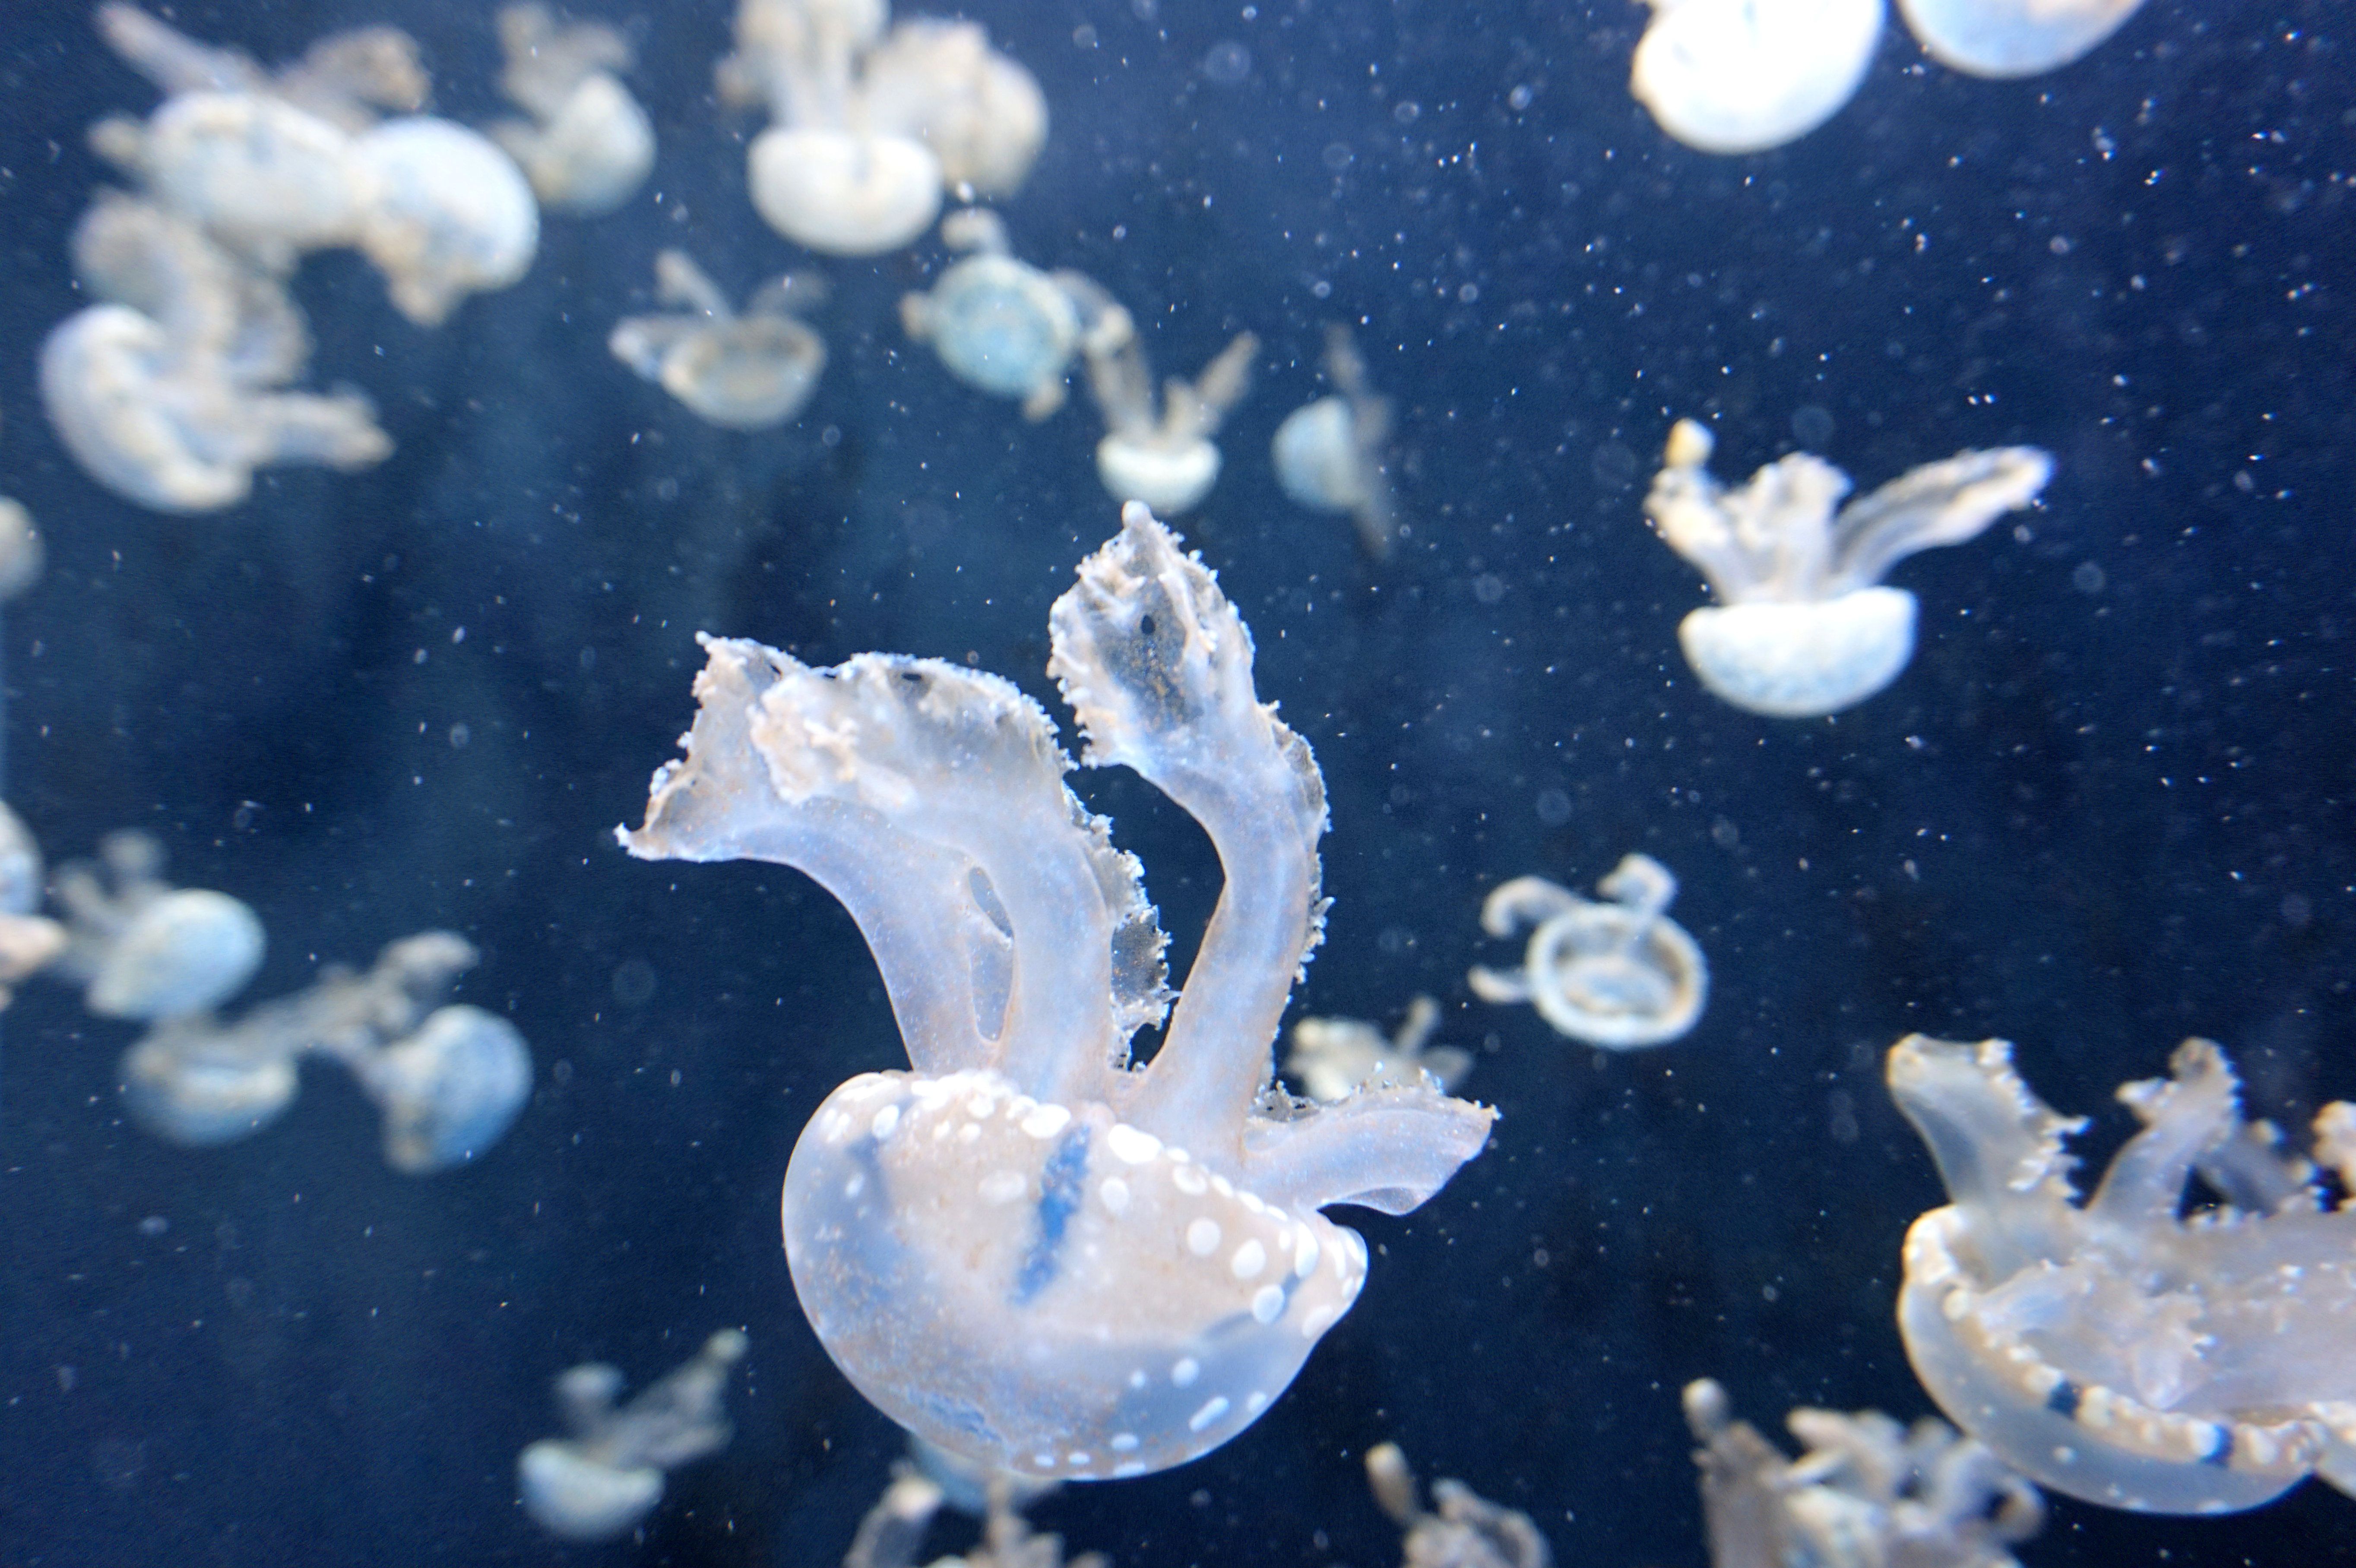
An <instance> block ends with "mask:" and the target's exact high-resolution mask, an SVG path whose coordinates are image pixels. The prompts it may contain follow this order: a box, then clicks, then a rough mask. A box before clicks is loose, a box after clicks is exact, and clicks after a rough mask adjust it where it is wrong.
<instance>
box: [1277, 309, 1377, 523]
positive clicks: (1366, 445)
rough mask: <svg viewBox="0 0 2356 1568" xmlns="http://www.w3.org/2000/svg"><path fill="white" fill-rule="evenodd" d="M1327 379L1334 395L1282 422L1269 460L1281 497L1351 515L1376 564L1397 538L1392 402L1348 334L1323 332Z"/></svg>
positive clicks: (1332, 329)
mask: <svg viewBox="0 0 2356 1568" xmlns="http://www.w3.org/2000/svg"><path fill="white" fill-rule="evenodd" d="M1325 378H1326V379H1327V380H1329V381H1331V382H1333V395H1331V396H1328V397H1323V398H1320V399H1318V400H1316V401H1315V402H1313V403H1311V404H1309V405H1307V406H1306V407H1304V408H1298V409H1295V410H1293V411H1292V412H1290V413H1289V414H1287V415H1285V416H1284V422H1283V423H1282V424H1280V425H1279V426H1277V427H1276V441H1275V443H1274V445H1273V446H1272V448H1271V449H1270V450H1271V453H1272V455H1273V456H1274V458H1275V460H1276V480H1277V483H1278V484H1280V485H1283V486H1284V493H1285V494H1286V495H1287V496H1291V497H1292V499H1293V500H1294V501H1295V502H1297V503H1299V504H1300V505H1301V506H1303V507H1309V508H1311V509H1312V510H1313V511H1320V512H1347V513H1349V514H1350V517H1351V518H1352V520H1353V521H1355V523H1356V524H1357V525H1358V542H1359V543H1360V544H1362V545H1364V546H1365V550H1366V553H1367V554H1368V555H1371V556H1373V557H1374V558H1375V559H1376V560H1381V559H1383V557H1385V556H1387V555H1388V554H1390V552H1391V541H1392V540H1393V539H1395V538H1396V537H1397V535H1398V517H1397V515H1396V513H1395V511H1394V509H1393V507H1392V504H1391V486H1390V478H1389V475H1388V473H1387V470H1386V468H1385V465H1384V461H1383V448H1384V444H1385V443H1387V442H1388V441H1389V440H1390V433H1391V402H1390V400H1389V399H1388V398H1382V397H1376V395H1375V392H1374V389H1373V388H1372V387H1370V386H1369V385H1368V384H1367V381H1366V362H1365V360H1364V359H1362V358H1361V357H1359V356H1358V349H1357V346H1356V345H1355V344H1354V343H1352V342H1351V341H1350V329H1349V328H1348V327H1345V326H1342V325H1329V326H1328V327H1326V329H1325Z"/></svg>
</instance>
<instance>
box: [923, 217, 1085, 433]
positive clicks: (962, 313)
mask: <svg viewBox="0 0 2356 1568" xmlns="http://www.w3.org/2000/svg"><path fill="white" fill-rule="evenodd" d="M941 243H943V244H944V245H947V246H948V248H949V249H950V250H952V251H969V252H971V253H970V254H969V255H968V256H966V257H965V258H964V259H963V260H962V261H957V262H954V263H953V264H951V265H950V266H949V267H948V268H947V269H946V270H945V271H943V272H942V273H941V275H940V277H939V279H938V280H937V282H935V283H934V284H933V286H932V287H931V288H930V289H929V290H927V291H926V292H925V293H912V294H906V295H904V296H903V297H902V298H901V301H900V325H902V327H903V328H905V330H906V332H907V334H908V336H910V337H913V338H915V339H916V340H917V341H918V342H920V343H922V342H930V343H931V344H932V346H933V351H934V352H935V353H937V354H938V355H939V356H940V357H941V363H942V364H943V365H946V366H947V367H948V370H949V374H951V375H953V376H955V377H956V378H957V379H958V380H960V381H963V382H964V383H965V384H966V385H967V386H969V387H972V388H975V389H978V390H980V391H984V392H989V393H991V394H992V395H994V396H997V397H1001V398H1020V399H1022V400H1023V418H1025V419H1030V420H1043V419H1045V418H1046V417H1047V416H1048V415H1050V414H1052V413H1054V412H1055V411H1056V410H1057V409H1060V408H1062V407H1063V406H1064V397H1065V386H1064V372H1065V369H1066V367H1067V366H1069V365H1070V364H1071V361H1072V355H1073V352H1074V351H1075V350H1076V349H1077V348H1078V347H1079V342H1080V307H1079V305H1078V304H1076V302H1075V301H1074V299H1073V297H1072V293H1071V291H1070V290H1069V289H1067V288H1066V287H1065V285H1064V284H1063V283H1062V282H1060V281H1059V280H1058V279H1057V278H1055V277H1053V276H1050V275H1049V274H1048V273H1045V272H1041V271H1040V270H1039V269H1038V268H1036V267H1033V266H1032V265H1031V264H1030V263H1028V262H1027V261H1021V260H1019V259H1017V258H1016V257H1015V256H1014V254H1013V253H1012V250H1011V248H1010V247H1009V245H1008V244H1007V240H1006V226H1005V224H1004V223H1002V222H1001V221H1000V220H999V217H998V215H997V214H996V213H994V212H991V211H990V210H989V209H988V208H979V207H971V208H964V209H963V210H961V211H958V212H953V213H951V214H949V215H948V217H947V218H944V219H941Z"/></svg>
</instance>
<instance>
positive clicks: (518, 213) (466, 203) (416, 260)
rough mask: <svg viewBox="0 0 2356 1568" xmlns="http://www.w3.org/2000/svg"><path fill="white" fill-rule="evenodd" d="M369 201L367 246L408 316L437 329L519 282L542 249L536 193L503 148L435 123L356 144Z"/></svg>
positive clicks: (404, 126)
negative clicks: (476, 298)
mask: <svg viewBox="0 0 2356 1568" xmlns="http://www.w3.org/2000/svg"><path fill="white" fill-rule="evenodd" d="M352 167H353V168H354V169H355V170H356V171H357V172H358V174H359V178H360V179H361V180H362V181H363V182H364V184H363V188H365V189H366V190H367V192H368V200H367V202H366V204H365V205H364V206H363V207H362V208H361V209H360V228H359V247H360V250H361V251H362V252H363V253H365V254H366V255H367V257H368V259H369V261H373V262H375V263H376V267H377V270H378V271H379V272H382V273H383V274H384V281H385V290H386V292H387V293H389V294H390V295H391V299H392V303H393V304H394V306H395V307H396V308H398V309H399V310H400V312H401V314H402V315H405V316H407V317H408V318H409V319H410V320H412V321H413V322H415V323H416V324H417V325H420V326H439V325H441V324H442V323H443V322H444V320H446V319H448V317H449V315H450V313H451V312H452V311H453V310H455V309H456V308H457V307H458V305H459V304H460V302H462V301H463V300H465V299H466V296H467V295H468V294H476V293H489V292H491V291H493V290H495V289H503V288H506V287H508V286H509V284H511V283H516V282H518V281H519V280H520V279H521V278H522V277H523V275H524V274H525V273H526V272H530V271H531V259H532V257H533V256H534V255H535V254H537V253H538V251H539V250H540V207H539V205H538V203H536V202H535V201H533V199H532V195H531V184H530V181H529V180H527V179H525V178H524V175H523V171H522V170H521V169H519V168H518V167H516V165H515V160H514V159H513V158H510V157H509V156H508V155H506V154H505V153H503V152H501V151H499V148H498V144H496V143H494V142H492V141H490V140H489V139H488V138H487V137H485V136H483V135H482V134H481V133H477V132H475V131H470V130H468V129H467V128H466V126H464V125H461V124H459V123H457V122H456V121H455V120H441V119H436V118H435V117H434V116H433V115H430V114H411V115H404V116H402V118H400V119H398V120H388V121H386V122H385V123H383V124H381V125H379V126H378V127H377V128H376V129H374V130H373V131H370V132H369V133H368V134H367V135H365V136H362V137H360V138H359V140H358V141H356V142H355V143H353V144H352Z"/></svg>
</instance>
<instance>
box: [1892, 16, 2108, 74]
mask: <svg viewBox="0 0 2356 1568" xmlns="http://www.w3.org/2000/svg"><path fill="white" fill-rule="evenodd" d="M2142 6H2143V0H1898V9H1899V11H1900V12H1901V14H1902V15H1903V16H1905V18H1906V25H1907V27H1910V28H1912V30H1913V33H1914V37H1915V40H1916V41H1917V42H1919V43H1920V44H1921V45H1922V52H1923V53H1924V54H1926V55H1929V56H1930V57H1931V58H1932V59H1935V60H1937V61H1938V62H1939V63H1940V64H1941V65H1944V66H1946V67H1948V68H1949V69H1954V70H1959V71H1963V72H1964V73H1965V74H1966V75H1969V76H1984V77H1997V78H2002V77H2015V76H2035V75H2037V74H2039V73H2040V72H2041V71H2049V70H2057V69H2060V68H2061V67H2062V66H2065V65H2068V64H2069V63H2070V62H2071V61H2072V60H2074V59H2079V58H2080V57H2081V56H2083V55H2084V54H2086V53H2087V52H2089V51H2090V50H2092V49H2093V48H2094V47H2095V46H2096V45H2098V44H2100V43H2101V42H2102V41H2103V40H2104V38H2107V37H2110V36H2111V35H2112V34H2113V33H2115V32H2116V31H2118V29H2119V28H2120V27H2123V26H2124V25H2125V24H2126V20H2127V18H2128V17H2130V16H2134V15H2135V14H2136V11H2138V10H2140V9H2141V8H2142Z"/></svg>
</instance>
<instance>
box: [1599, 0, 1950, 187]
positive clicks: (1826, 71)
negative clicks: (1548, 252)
mask: <svg viewBox="0 0 2356 1568" xmlns="http://www.w3.org/2000/svg"><path fill="white" fill-rule="evenodd" d="M1976 3H1977V0H1963V4H1965V5H1973V4H1976ZM1652 5H1653V8H1654V9H1653V21H1652V25H1651V26H1650V27H1646V28H1645V29H1644V37H1643V39H1642V40H1640V41H1639V42H1638V43H1637V45H1636V60H1635V65H1634V68H1633V70H1632V71H1631V72H1630V74H1629V79H1628V90H1629V91H1631V92H1633V93H1634V94H1635V96H1636V101H1638V102H1640V103H1642V104H1643V105H1644V107H1645V108H1646V109H1648V110H1650V111H1652V114H1653V118H1654V120H1655V121H1656V122H1658V123H1659V124H1660V127H1661V129H1662V130H1664V131H1666V132H1667V133H1669V134H1670V135H1672V136H1674V137H1676V139H1677V140H1678V141H1680V142H1683V143H1684V144H1686V145H1687V146H1688V147H1694V148H1697V149H1698V150H1700V151H1702V152H1705V153H1762V152H1765V151H1766V150H1767V149H1768V148H1770V147H1780V146H1782V145H1783V144H1784V143H1786V142H1796V141H1798V140H1799V139H1800V138H1801V137H1803V136H1804V135H1806V134H1807V133H1809V132H1811V131H1813V130H1815V128H1816V127H1817V126H1819V125H1821V124H1823V123H1825V122H1826V121H1827V120H1829V119H1831V118H1832V117H1833V116H1834V115H1835V114H1837V113H1838V112H1840V110H1841V106H1842V105H1844V104H1846V103H1847V101H1849V100H1850V98H1852V97H1854V96H1855V95H1856V92H1857V89H1858V83H1859V82H1861V81H1863V80H1865V71H1866V68H1867V67H1868V66H1869V65H1871V64H1872V63H1873V51H1874V48H1875V46H1876V45H1878V44H1879V42H1880V41H1881V0H1652Z"/></svg>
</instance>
